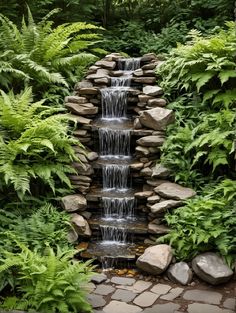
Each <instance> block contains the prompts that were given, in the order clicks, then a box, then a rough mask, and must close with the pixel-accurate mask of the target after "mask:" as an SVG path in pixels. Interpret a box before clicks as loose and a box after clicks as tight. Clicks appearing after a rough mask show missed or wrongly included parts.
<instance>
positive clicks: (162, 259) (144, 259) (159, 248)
mask: <svg viewBox="0 0 236 313" xmlns="http://www.w3.org/2000/svg"><path fill="white" fill-rule="evenodd" d="M172 257H173V255H172V251H171V247H170V246H168V245H165V244H163V245H156V246H153V247H149V248H147V249H146V250H145V251H144V253H143V254H142V255H141V256H140V257H139V258H138V259H137V261H136V265H137V267H138V268H140V269H141V270H143V271H146V272H148V273H150V274H153V275H158V274H161V273H163V272H164V271H165V270H166V269H167V267H168V266H169V264H170V262H171V260H172Z"/></svg>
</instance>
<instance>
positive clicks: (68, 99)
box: [65, 96, 88, 104]
mask: <svg viewBox="0 0 236 313" xmlns="http://www.w3.org/2000/svg"><path fill="white" fill-rule="evenodd" d="M65 102H70V103H80V104H81V103H87V102H88V100H87V99H86V98H85V97H78V96H67V97H65Z"/></svg>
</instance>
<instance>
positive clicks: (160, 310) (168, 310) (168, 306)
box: [143, 303, 209, 313]
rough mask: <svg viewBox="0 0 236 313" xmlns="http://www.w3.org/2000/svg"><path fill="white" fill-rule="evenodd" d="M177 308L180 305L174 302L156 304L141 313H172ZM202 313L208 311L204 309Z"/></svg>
mask: <svg viewBox="0 0 236 313" xmlns="http://www.w3.org/2000/svg"><path fill="white" fill-rule="evenodd" d="M179 308H180V305H179V304H175V303H165V304H156V305H154V306H153V307H152V308H148V309H145V310H144V311H143V313H174V312H175V311H176V310H178V309H179ZM199 312H202V311H199ZM199 312H198V313H199ZM204 313H209V312H207V311H204Z"/></svg>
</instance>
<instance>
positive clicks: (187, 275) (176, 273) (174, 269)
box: [167, 262, 193, 285]
mask: <svg viewBox="0 0 236 313" xmlns="http://www.w3.org/2000/svg"><path fill="white" fill-rule="evenodd" d="M167 275H168V277H169V279H170V280H171V281H173V282H174V283H177V284H178V283H179V284H181V285H187V284H189V283H190V282H191V280H192V277H193V273H192V271H191V269H190V267H189V266H188V264H187V263H185V262H179V263H175V264H173V265H171V266H170V267H169V268H168V270H167Z"/></svg>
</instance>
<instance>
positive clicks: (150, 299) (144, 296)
mask: <svg viewBox="0 0 236 313" xmlns="http://www.w3.org/2000/svg"><path fill="white" fill-rule="evenodd" d="M158 297H159V295H157V294H155V293H152V292H150V291H144V292H142V293H141V294H140V295H139V296H138V297H137V298H135V299H134V301H133V302H134V304H137V305H139V306H141V307H148V306H151V305H153V303H154V302H155V301H156V300H157V298H158Z"/></svg>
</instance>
